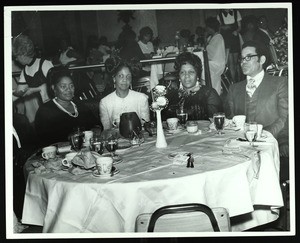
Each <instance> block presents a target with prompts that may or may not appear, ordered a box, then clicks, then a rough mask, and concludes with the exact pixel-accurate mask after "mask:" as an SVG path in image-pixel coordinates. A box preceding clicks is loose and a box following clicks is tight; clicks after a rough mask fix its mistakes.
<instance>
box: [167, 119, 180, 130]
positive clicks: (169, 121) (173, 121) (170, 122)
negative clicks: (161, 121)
mask: <svg viewBox="0 0 300 243" xmlns="http://www.w3.org/2000/svg"><path fill="white" fill-rule="evenodd" d="M167 124H168V127H169V129H170V130H176V129H177V127H178V118H168V119H167Z"/></svg>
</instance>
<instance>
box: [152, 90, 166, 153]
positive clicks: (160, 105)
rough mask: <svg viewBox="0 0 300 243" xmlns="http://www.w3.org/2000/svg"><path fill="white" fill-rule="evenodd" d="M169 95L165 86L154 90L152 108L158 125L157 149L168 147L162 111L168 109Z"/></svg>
mask: <svg viewBox="0 0 300 243" xmlns="http://www.w3.org/2000/svg"><path fill="white" fill-rule="evenodd" d="M166 93H167V88H166V87H165V86H163V85H156V86H155V87H154V88H153V89H152V94H153V96H152V98H153V102H152V104H151V106H150V109H151V110H152V111H155V112H156V120H157V122H156V125H157V129H156V130H157V135H156V144H155V146H156V147H157V148H165V147H167V142H166V138H165V135H164V131H163V126H162V120H161V111H162V110H163V109H164V108H166V107H167V105H168V103H169V100H168V99H167V98H166V97H165V95H166Z"/></svg>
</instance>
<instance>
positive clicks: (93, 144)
mask: <svg viewBox="0 0 300 243" xmlns="http://www.w3.org/2000/svg"><path fill="white" fill-rule="evenodd" d="M90 149H91V150H92V151H95V152H97V153H98V154H100V155H101V154H103V152H104V142H103V139H102V137H100V136H94V137H92V138H91V139H90Z"/></svg>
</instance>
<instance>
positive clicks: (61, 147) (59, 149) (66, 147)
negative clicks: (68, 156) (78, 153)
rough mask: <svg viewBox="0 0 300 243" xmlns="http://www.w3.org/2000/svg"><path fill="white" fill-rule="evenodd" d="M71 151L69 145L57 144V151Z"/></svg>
mask: <svg viewBox="0 0 300 243" xmlns="http://www.w3.org/2000/svg"><path fill="white" fill-rule="evenodd" d="M70 151H71V145H65V146H59V147H58V148H57V152H58V153H68V152H70Z"/></svg>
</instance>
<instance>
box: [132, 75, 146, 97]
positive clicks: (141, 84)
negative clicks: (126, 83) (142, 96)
mask: <svg viewBox="0 0 300 243" xmlns="http://www.w3.org/2000/svg"><path fill="white" fill-rule="evenodd" d="M132 89H133V90H135V91H138V92H142V93H146V92H150V76H145V77H141V78H139V79H138V80H137V82H135V83H133V85H132Z"/></svg>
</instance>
